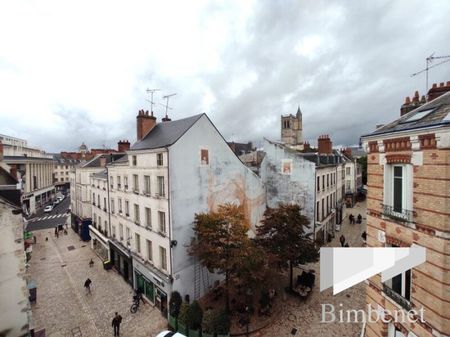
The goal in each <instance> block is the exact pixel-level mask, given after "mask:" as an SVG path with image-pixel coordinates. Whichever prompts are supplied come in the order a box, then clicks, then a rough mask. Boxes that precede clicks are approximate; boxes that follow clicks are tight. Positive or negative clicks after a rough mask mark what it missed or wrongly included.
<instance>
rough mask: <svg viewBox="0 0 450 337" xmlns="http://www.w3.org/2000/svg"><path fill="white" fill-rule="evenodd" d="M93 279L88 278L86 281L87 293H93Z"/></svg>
mask: <svg viewBox="0 0 450 337" xmlns="http://www.w3.org/2000/svg"><path fill="white" fill-rule="evenodd" d="M91 283H92V281H91V279H90V278H88V279H87V280H86V281H84V288H85V289H86V295H87V294H90V293H91Z"/></svg>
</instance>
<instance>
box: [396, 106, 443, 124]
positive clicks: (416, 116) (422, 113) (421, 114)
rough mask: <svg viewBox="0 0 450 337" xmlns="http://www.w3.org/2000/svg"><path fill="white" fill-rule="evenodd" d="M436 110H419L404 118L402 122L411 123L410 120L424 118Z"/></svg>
mask: <svg viewBox="0 0 450 337" xmlns="http://www.w3.org/2000/svg"><path fill="white" fill-rule="evenodd" d="M434 110H435V108H432V109H427V110H422V111H418V112H416V113H415V114H414V115H412V116H411V117H409V118H407V119H404V120H402V121H401V122H400V123H409V122H415V121H418V120H420V119H422V118H424V117H425V116H427V115H428V114H430V113H431V112H433V111H434Z"/></svg>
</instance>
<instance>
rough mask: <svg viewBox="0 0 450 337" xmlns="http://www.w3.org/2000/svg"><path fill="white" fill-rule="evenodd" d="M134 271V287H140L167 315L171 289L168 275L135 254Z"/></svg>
mask: <svg viewBox="0 0 450 337" xmlns="http://www.w3.org/2000/svg"><path fill="white" fill-rule="evenodd" d="M133 271H134V288H135V289H139V290H140V291H141V292H142V294H143V295H144V296H145V297H146V298H147V299H148V300H149V301H150V302H151V303H153V304H154V305H155V307H157V308H158V309H159V310H160V311H161V313H162V314H163V315H164V316H167V308H168V303H169V299H168V294H170V289H171V283H170V280H169V278H168V276H167V275H164V274H163V273H161V272H160V271H158V270H157V269H156V268H155V267H153V266H152V265H151V264H150V263H149V262H144V261H143V260H142V259H141V258H139V257H137V256H135V255H133Z"/></svg>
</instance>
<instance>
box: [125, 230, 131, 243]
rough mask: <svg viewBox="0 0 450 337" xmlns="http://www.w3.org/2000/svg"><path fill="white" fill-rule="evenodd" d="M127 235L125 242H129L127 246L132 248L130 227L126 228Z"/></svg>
mask: <svg viewBox="0 0 450 337" xmlns="http://www.w3.org/2000/svg"><path fill="white" fill-rule="evenodd" d="M125 234H126V237H125V240H126V241H127V245H128V246H131V243H130V240H131V236H130V229H129V228H128V227H126V230H125Z"/></svg>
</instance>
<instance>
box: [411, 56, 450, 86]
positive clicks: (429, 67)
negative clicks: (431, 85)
mask: <svg viewBox="0 0 450 337" xmlns="http://www.w3.org/2000/svg"><path fill="white" fill-rule="evenodd" d="M439 59H448V60H444V61H441V62H439V63H437V64H433V65H431V63H432V62H433V60H439ZM425 61H426V67H425V69H422V70H421V71H418V72H417V73H414V74H411V77H414V76H417V75H419V74H422V73H423V72H426V88H427V90H426V92H428V70H429V69H431V68H434V67H437V66H439V65H441V64H443V63H446V62H450V55H444V56H434V53H433V54H431V55H430V56H428V57H427V58H426V59H425Z"/></svg>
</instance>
